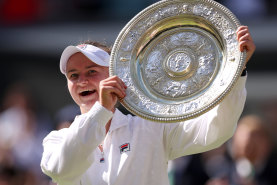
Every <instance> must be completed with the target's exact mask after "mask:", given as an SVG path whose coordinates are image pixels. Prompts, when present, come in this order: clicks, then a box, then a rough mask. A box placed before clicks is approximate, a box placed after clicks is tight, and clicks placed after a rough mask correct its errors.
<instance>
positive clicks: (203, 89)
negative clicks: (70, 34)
mask: <svg viewBox="0 0 277 185" xmlns="http://www.w3.org/2000/svg"><path fill="white" fill-rule="evenodd" d="M239 25H240V23H239V21H238V20H237V19H236V17H235V16H234V15H233V14H232V12H230V11H229V10H228V9H227V8H225V7H224V6H222V5H221V4H219V3H217V2H214V1H212V0H164V1H160V2H158V3H155V4H153V5H151V6H149V7H147V8H146V9H144V10H143V11H142V12H140V13H139V14H138V15H136V16H135V17H134V18H133V19H132V20H131V21H130V22H129V23H128V24H127V25H126V26H125V27H124V28H123V29H122V30H121V32H120V34H119V35H118V37H117V39H116V42H115V45H114V46H113V49H112V54H111V61H110V75H117V76H119V77H120V78H121V79H122V80H123V82H124V83H125V84H126V85H127V86H128V88H127V90H126V94H127V95H126V97H125V98H124V99H123V100H121V103H122V104H123V105H124V106H125V107H126V108H127V109H128V110H129V111H130V112H132V113H134V114H136V115H138V116H141V117H143V118H145V119H148V120H152V121H157V122H179V121H184V120H187V119H191V118H194V117H197V116H199V115H201V114H203V113H205V112H207V111H208V110H210V109H211V108H213V107H214V106H215V105H217V104H218V103H219V102H220V101H222V99H223V98H224V97H225V96H226V95H227V94H228V92H229V91H230V90H231V88H232V87H233V85H234V83H235V82H236V81H237V79H238V77H239V76H240V74H241V72H242V70H243V66H244V63H245V53H241V52H240V51H239V48H238V41H237V40H236V29H237V28H238V26H239Z"/></svg>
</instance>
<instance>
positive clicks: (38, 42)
mask: <svg viewBox="0 0 277 185" xmlns="http://www.w3.org/2000/svg"><path fill="white" fill-rule="evenodd" d="M155 2H157V1H156V0H132V1H130V0H116V1H115V0H59V1H55V0H1V1H0V66H1V73H0V185H11V184H12V185H23V184H24V185H25V184H26V185H32V184H36V185H40V184H50V183H51V181H49V179H48V178H47V177H46V176H45V175H43V174H42V173H41V170H40V167H39V163H40V158H41V154H42V146H41V143H42V139H43V138H44V137H45V136H46V135H47V134H48V133H49V132H50V131H51V130H53V129H59V128H62V127H65V126H67V125H69V124H70V122H71V121H72V120H73V119H74V116H75V115H76V114H78V113H79V110H78V107H76V106H75V105H74V103H73V101H72V100H71V97H70V95H69V93H68V91H67V86H66V80H65V77H64V76H63V75H62V74H61V73H60V71H59V58H60V55H61V53H62V51H63V49H64V48H65V47H66V46H68V45H76V44H78V43H80V42H82V41H85V40H88V39H90V40H95V41H99V42H104V43H106V44H107V45H109V46H112V44H113V42H114V41H115V39H116V37H117V35H118V34H119V32H120V30H121V29H122V28H123V27H124V26H125V24H126V23H127V22H128V21H129V20H130V19H131V18H133V17H134V16H135V15H136V14H137V13H139V12H140V11H141V10H143V9H144V8H146V7H147V6H149V5H151V4H153V3H155ZM218 2H219V3H222V4H223V5H225V6H226V7H228V8H229V9H230V10H231V11H232V12H233V13H234V14H235V15H236V16H237V17H238V19H239V20H240V21H241V24H243V25H248V26H249V29H250V32H251V34H252V37H253V39H254V41H255V44H256V47H257V49H256V52H255V54H254V55H253V57H252V59H251V60H250V63H249V64H248V65H247V71H248V82H247V91H248V97H247V102H246V106H245V110H244V113H243V115H242V118H244V117H248V116H249V115H251V116H253V117H254V118H255V119H254V118H253V117H251V119H248V121H246V122H253V123H256V122H258V123H261V125H263V126H265V127H266V130H267V134H266V135H268V136H271V137H270V143H271V145H270V147H269V148H270V150H269V149H265V150H266V151H270V152H267V153H270V154H274V153H275V151H276V146H277V145H276V143H277V136H276V133H277V67H276V66H277V64H276V62H277V61H276V53H277V1H274V0H243V1H242V0H221V1H218ZM257 120H258V121H257ZM249 127H250V128H253V127H254V128H256V127H255V126H249ZM247 128H248V127H247ZM250 130H251V129H250ZM252 130H255V129H252ZM256 130H259V129H256ZM249 133H250V131H249ZM251 133H252V132H251ZM255 133H256V132H255ZM244 135H247V134H244ZM248 135H251V134H248ZM252 135H253V134H252ZM254 135H255V134H254ZM258 135H259V134H258ZM245 140H246V139H245ZM251 140H252V139H251ZM261 145H262V146H264V144H261ZM261 145H259V143H258V141H257V144H256V146H261ZM232 146H233V143H232V141H230V143H227V144H226V145H224V146H223V147H221V148H220V149H218V150H215V151H212V152H214V153H212V152H211V153H207V154H203V155H194V156H190V157H184V158H181V159H178V162H176V161H172V162H171V163H170V168H169V177H170V180H171V184H176V185H177V184H178V183H179V184H186V183H185V182H184V181H186V182H190V183H189V184H190V185H193V184H199V185H201V184H202V185H203V184H208V183H209V185H212V184H214V185H220V184H221V185H225V184H247V183H248V184H249V185H250V184H251V183H252V184H253V185H254V184H262V183H261V182H260V181H262V182H263V184H274V185H276V184H277V183H274V181H273V180H272V181H270V182H268V180H267V181H266V180H256V176H258V175H257V174H260V172H262V171H263V170H264V169H266V166H267V165H266V164H267V163H268V162H260V163H262V165H260V166H262V167H261V169H260V168H255V165H254V162H252V161H251V160H250V159H249V157H247V156H244V159H246V160H245V161H246V162H245V163H243V164H244V166H243V168H242V169H250V171H249V170H248V171H247V172H246V171H245V170H242V172H241V173H242V174H244V176H243V175H241V173H238V174H239V175H238V174H237V175H232V176H239V177H237V178H236V179H239V178H241V179H243V180H240V181H239V180H232V178H231V177H230V176H231V175H230V174H232V173H231V172H230V171H228V170H227V171H226V170H225V171H224V170H219V171H220V172H224V173H217V172H211V170H210V169H211V167H210V166H209V165H211V164H213V163H211V161H212V160H209V159H211V158H212V157H211V156H220V157H221V158H220V159H222V160H218V159H219V158H216V160H215V161H223V162H222V163H219V166H221V167H222V166H224V165H223V164H227V163H228V165H227V167H226V168H224V169H232V168H235V169H239V167H238V166H239V165H230V164H237V163H236V162H235V159H236V157H234V156H236V155H235V154H233V152H234V149H232ZM245 147H246V145H245ZM253 148H254V147H253V146H252V149H253ZM260 149H261V148H260ZM261 150H262V149H261ZM251 151H254V149H253V150H251ZM264 156H269V154H268V155H265V154H264ZM273 156H274V157H275V158H276V157H277V156H276V155H275V154H274V155H273ZM274 157H273V158H274ZM239 158H242V157H239ZM223 159H224V160H223ZM227 159H228V160H227ZM213 160H214V159H213ZM195 161H196V163H194V162H195ZM226 161H228V162H226ZM230 161H231V162H230ZM262 161H269V159H267V158H266V160H262ZM200 163H201V164H200ZM189 164H191V165H189ZM247 164H248V167H249V166H250V167H249V168H247ZM272 164H274V163H273V162H272ZM245 165H246V167H245ZM234 166H235V167H234ZM253 166H254V167H253ZM276 166H277V165H276ZM188 169H189V171H190V172H191V173H188ZM200 169H201V170H200ZM212 169H217V168H216V167H212ZM253 169H254V170H253ZM258 169H259V170H258ZM272 170H276V169H275V168H273V169H272ZM214 171H215V170H214ZM235 171H236V170H235ZM253 171H255V173H254V172H253ZM194 172H195V173H194ZM258 172H259V173H258ZM275 172H276V171H275ZM200 173H201V174H200ZM218 174H220V175H218ZM245 174H246V175H245ZM266 174H270V172H266ZM202 175H203V180H202V181H199V182H196V181H195V179H198V180H199V179H201V178H200V176H202ZM272 176H274V175H272ZM275 176H276V175H275ZM197 177H199V178H197ZM272 178H273V177H272ZM184 179H185V180H184ZM188 179H191V180H188ZM213 179H215V180H214V181H213ZM245 179H246V180H245ZM266 179H270V178H269V177H266ZM273 179H274V178H273Z"/></svg>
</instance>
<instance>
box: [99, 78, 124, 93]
mask: <svg viewBox="0 0 277 185" xmlns="http://www.w3.org/2000/svg"><path fill="white" fill-rule="evenodd" d="M100 88H102V89H103V90H110V88H115V89H118V90H119V91H121V92H122V94H124V95H125V88H124V87H122V86H121V85H120V83H118V81H116V80H109V81H103V82H102V83H101V87H100Z"/></svg>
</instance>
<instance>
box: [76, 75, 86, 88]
mask: <svg viewBox="0 0 277 185" xmlns="http://www.w3.org/2000/svg"><path fill="white" fill-rule="evenodd" d="M87 84H88V78H87V77H86V76H85V75H80V76H79V79H78V85H79V86H85V85H87Z"/></svg>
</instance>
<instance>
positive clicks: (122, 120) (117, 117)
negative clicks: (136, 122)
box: [109, 109, 128, 132]
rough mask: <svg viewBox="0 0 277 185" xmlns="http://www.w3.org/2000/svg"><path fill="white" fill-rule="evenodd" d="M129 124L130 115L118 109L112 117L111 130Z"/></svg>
mask: <svg viewBox="0 0 277 185" xmlns="http://www.w3.org/2000/svg"><path fill="white" fill-rule="evenodd" d="M127 125H128V117H127V116H126V115H124V114H123V113H122V112H121V111H120V110H118V109H116V110H115V112H114V115H113V118H112V122H111V126H110V130H109V132H112V131H114V130H116V129H118V128H120V127H123V126H127Z"/></svg>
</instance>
